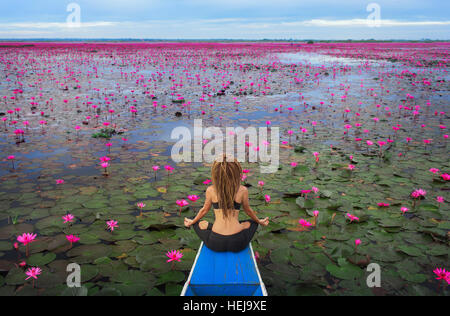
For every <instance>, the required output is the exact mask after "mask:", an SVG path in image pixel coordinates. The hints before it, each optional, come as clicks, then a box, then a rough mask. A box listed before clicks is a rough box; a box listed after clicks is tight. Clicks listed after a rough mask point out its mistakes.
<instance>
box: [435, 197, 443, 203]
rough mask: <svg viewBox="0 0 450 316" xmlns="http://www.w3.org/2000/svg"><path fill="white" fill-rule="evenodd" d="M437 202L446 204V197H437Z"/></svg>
mask: <svg viewBox="0 0 450 316" xmlns="http://www.w3.org/2000/svg"><path fill="white" fill-rule="evenodd" d="M436 201H437V202H438V203H444V197H443V196H437V197H436Z"/></svg>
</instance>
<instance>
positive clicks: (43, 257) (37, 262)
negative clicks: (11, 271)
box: [27, 252, 56, 267]
mask: <svg viewBox="0 0 450 316" xmlns="http://www.w3.org/2000/svg"><path fill="white" fill-rule="evenodd" d="M55 259H56V255H55V254H54V253H52V252H49V253H46V254H43V253H37V254H34V255H32V256H30V257H29V258H28V259H27V264H28V265H29V266H33V267H42V266H44V265H46V264H49V263H50V262H52V261H53V260H55Z"/></svg>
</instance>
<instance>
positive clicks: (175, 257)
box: [166, 250, 183, 262]
mask: <svg viewBox="0 0 450 316" xmlns="http://www.w3.org/2000/svg"><path fill="white" fill-rule="evenodd" d="M166 256H167V257H169V259H168V260H167V262H175V261H178V262H180V261H181V258H182V257H183V254H182V253H181V252H180V251H178V250H172V251H168V252H167V253H166Z"/></svg>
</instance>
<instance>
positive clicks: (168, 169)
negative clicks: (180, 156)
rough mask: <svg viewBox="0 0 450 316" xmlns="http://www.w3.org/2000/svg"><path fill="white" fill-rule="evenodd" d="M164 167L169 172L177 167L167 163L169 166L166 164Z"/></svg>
mask: <svg viewBox="0 0 450 316" xmlns="http://www.w3.org/2000/svg"><path fill="white" fill-rule="evenodd" d="M164 169H166V170H167V173H171V172H172V171H173V170H174V169H175V168H174V167H172V166H169V165H167V166H164Z"/></svg>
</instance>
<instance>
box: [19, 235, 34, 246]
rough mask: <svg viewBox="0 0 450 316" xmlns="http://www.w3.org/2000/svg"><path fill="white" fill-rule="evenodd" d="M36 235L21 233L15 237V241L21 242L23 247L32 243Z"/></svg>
mask: <svg viewBox="0 0 450 316" xmlns="http://www.w3.org/2000/svg"><path fill="white" fill-rule="evenodd" d="M36 236H37V235H36V234H30V233H23V234H22V235H20V236H18V237H17V241H18V242H21V243H22V244H23V245H24V246H26V245H28V244H29V243H31V242H33V241H34V240H35V239H36Z"/></svg>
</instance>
